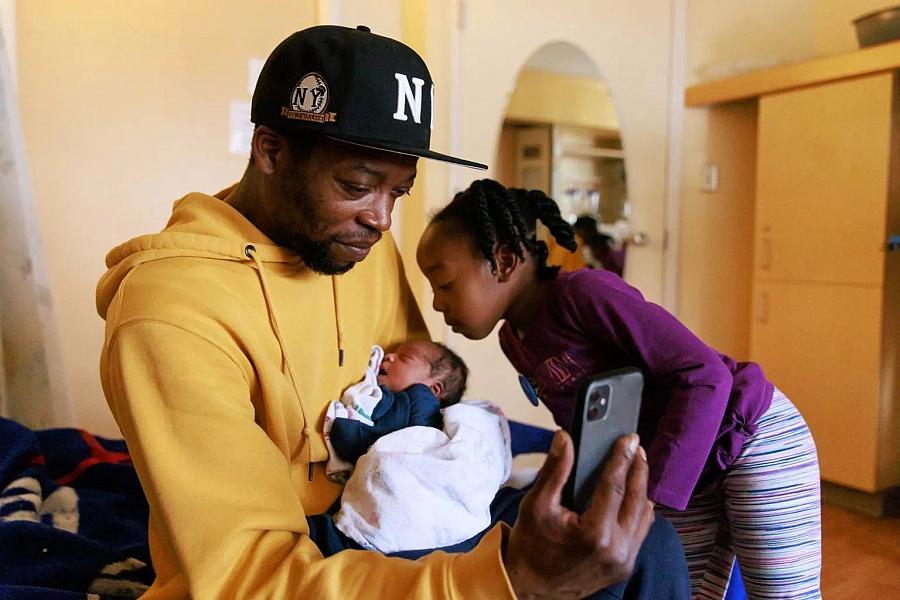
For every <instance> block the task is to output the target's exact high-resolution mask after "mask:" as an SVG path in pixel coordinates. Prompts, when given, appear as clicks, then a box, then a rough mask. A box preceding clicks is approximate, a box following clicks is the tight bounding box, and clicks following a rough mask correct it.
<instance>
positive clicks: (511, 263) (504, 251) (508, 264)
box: [494, 243, 522, 281]
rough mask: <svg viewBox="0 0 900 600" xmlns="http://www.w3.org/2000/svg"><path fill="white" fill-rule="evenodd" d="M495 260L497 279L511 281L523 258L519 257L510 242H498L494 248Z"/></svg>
mask: <svg viewBox="0 0 900 600" xmlns="http://www.w3.org/2000/svg"><path fill="white" fill-rule="evenodd" d="M494 260H495V261H496V262H497V279H498V280H499V281H509V278H510V277H512V274H513V273H514V272H515V271H516V268H518V266H519V264H521V262H522V259H521V258H519V257H518V256H517V255H516V253H515V252H513V249H512V247H510V245H509V244H505V243H501V244H497V248H496V249H495V250H494Z"/></svg>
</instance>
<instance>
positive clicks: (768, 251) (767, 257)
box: [759, 238, 772, 271]
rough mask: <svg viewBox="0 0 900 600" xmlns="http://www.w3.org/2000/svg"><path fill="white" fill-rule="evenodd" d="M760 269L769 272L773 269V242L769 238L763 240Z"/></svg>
mask: <svg viewBox="0 0 900 600" xmlns="http://www.w3.org/2000/svg"><path fill="white" fill-rule="evenodd" d="M759 268H760V269H762V270H763V271H768V270H769V269H771V268H772V240H770V239H769V238H763V239H762V248H761V250H760V256H759Z"/></svg>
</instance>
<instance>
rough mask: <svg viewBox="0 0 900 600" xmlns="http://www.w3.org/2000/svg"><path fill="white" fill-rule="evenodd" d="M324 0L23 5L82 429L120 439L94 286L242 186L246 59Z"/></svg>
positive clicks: (20, 25) (27, 70) (42, 216)
mask: <svg viewBox="0 0 900 600" xmlns="http://www.w3.org/2000/svg"><path fill="white" fill-rule="evenodd" d="M314 16H315V10H314V6H313V3H312V2H311V1H305V2H298V1H291V0H280V1H276V0H259V1H256V2H252V3H249V2H242V1H239V0H227V1H226V0H206V1H198V0H192V1H190V2H173V1H170V0H127V1H122V0H91V1H89V2H72V1H71V0H42V1H40V2H19V3H18V5H17V7H16V17H17V22H16V26H17V32H16V38H17V44H18V74H19V93H20V102H21V112H22V118H23V126H24V131H25V139H26V145H27V151H28V159H29V162H30V168H31V175H32V181H33V185H34V192H35V202H36V205H37V213H38V220H39V223H40V228H41V232H42V234H43V239H44V244H45V248H46V258H47V266H48V270H49V273H50V280H51V283H52V286H53V295H54V297H55V300H56V305H57V308H58V313H57V316H58V319H59V327H60V336H61V339H62V351H63V359H64V362H65V365H66V370H67V372H68V375H69V383H70V385H71V388H72V395H73V397H74V398H75V402H76V412H75V414H76V420H77V424H79V425H81V426H84V427H88V428H90V429H92V430H94V431H97V432H100V433H105V434H109V435H112V434H116V433H117V428H116V426H115V423H114V422H113V421H112V418H111V416H110V415H109V411H108V409H107V407H106V403H105V401H104V400H103V394H102V391H101V389H100V382H99V376H98V366H97V365H98V359H99V356H100V348H101V345H102V339H103V322H102V321H101V319H100V318H99V317H98V316H97V313H96V310H95V308H94V285H95V283H96V281H97V278H98V277H99V276H100V274H101V273H102V272H103V270H104V263H103V260H104V256H105V254H106V252H107V250H109V249H110V248H111V247H113V246H114V245H116V244H118V243H120V242H122V241H124V240H126V239H128V238H129V237H131V236H134V235H137V234H141V233H147V232H149V231H156V230H159V229H160V228H162V226H163V225H165V222H166V219H167V217H168V214H169V212H170V209H171V205H172V202H173V201H174V200H176V199H177V198H178V197H180V196H182V195H184V194H186V193H187V192H189V191H193V190H201V191H206V192H215V191H217V190H219V189H221V188H222V187H224V186H226V185H228V184H229V183H231V182H233V181H236V180H237V179H238V178H239V177H240V175H241V173H242V171H243V169H244V166H245V164H246V160H247V157H245V156H233V155H230V154H229V153H228V109H229V101H230V100H233V99H234V100H249V95H248V90H247V77H248V75H247V71H248V67H247V61H248V59H250V58H254V57H265V56H266V55H267V54H268V52H269V50H271V48H272V47H274V45H275V44H276V43H277V42H279V41H280V40H281V39H283V38H284V37H286V36H287V35H288V34H289V33H291V32H292V31H294V30H296V29H299V28H303V27H305V26H308V25H312V24H313V22H314Z"/></svg>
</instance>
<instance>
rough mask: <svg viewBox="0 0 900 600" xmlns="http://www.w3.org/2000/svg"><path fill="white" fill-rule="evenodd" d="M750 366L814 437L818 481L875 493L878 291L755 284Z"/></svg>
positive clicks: (818, 285) (879, 309)
mask: <svg viewBox="0 0 900 600" xmlns="http://www.w3.org/2000/svg"><path fill="white" fill-rule="evenodd" d="M754 296H755V297H754V320H753V328H752V336H751V354H752V357H753V360H754V361H756V362H758V363H759V364H760V365H762V367H763V369H764V370H765V372H766V375H767V376H768V377H769V379H770V380H771V381H772V382H773V383H774V384H775V385H776V386H778V387H779V388H780V389H781V390H782V391H783V392H785V394H787V396H788V397H789V398H790V399H791V400H792V401H793V402H794V404H795V405H796V406H797V408H798V409H799V410H800V412H801V414H802V415H803V417H804V418H805V419H806V422H807V423H808V424H809V427H810V429H811V430H812V432H813V437H814V438H815V441H816V445H817V448H818V451H819V463H820V466H821V469H822V478H823V479H826V480H828V481H833V482H835V483H839V484H842V485H847V486H851V487H855V488H859V489H862V490H865V491H869V492H872V491H875V489H876V461H877V445H878V402H879V348H880V332H881V304H882V294H881V290H879V289H877V288H874V287H870V286H831V285H821V284H780V283H761V282H757V283H756V285H755V286H754Z"/></svg>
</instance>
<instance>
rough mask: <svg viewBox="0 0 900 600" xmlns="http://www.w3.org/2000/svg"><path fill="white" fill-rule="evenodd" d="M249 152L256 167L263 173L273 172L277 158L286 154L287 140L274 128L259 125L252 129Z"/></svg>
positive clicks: (269, 173)
mask: <svg viewBox="0 0 900 600" xmlns="http://www.w3.org/2000/svg"><path fill="white" fill-rule="evenodd" d="M250 153H251V154H252V155H253V162H254V164H255V165H256V168H257V169H259V170H260V171H261V172H262V173H264V174H265V175H271V174H272V173H274V172H275V165H277V164H278V159H279V158H282V159H283V158H284V157H285V156H287V140H286V139H284V136H283V135H281V134H280V133H278V132H277V131H275V130H274V129H270V128H269V127H266V126H265V125H260V126H259V127H257V128H256V129H254V130H253V139H252V140H251V141H250Z"/></svg>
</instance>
